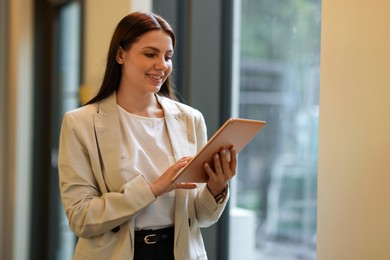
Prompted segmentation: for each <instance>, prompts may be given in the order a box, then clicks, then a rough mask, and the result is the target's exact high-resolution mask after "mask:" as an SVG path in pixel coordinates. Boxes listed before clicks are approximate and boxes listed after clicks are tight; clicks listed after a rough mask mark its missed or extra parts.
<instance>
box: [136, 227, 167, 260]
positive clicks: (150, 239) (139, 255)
mask: <svg viewBox="0 0 390 260" xmlns="http://www.w3.org/2000/svg"><path fill="white" fill-rule="evenodd" d="M174 236H175V230H174V227H168V228H163V229H157V230H140V231H135V243H134V247H135V248H134V260H174V259H175V257H174V255H173V243H174Z"/></svg>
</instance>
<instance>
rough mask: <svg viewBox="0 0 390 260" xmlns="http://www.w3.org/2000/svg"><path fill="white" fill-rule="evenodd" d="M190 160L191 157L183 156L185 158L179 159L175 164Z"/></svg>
mask: <svg viewBox="0 0 390 260" xmlns="http://www.w3.org/2000/svg"><path fill="white" fill-rule="evenodd" d="M192 158H193V157H191V156H185V157H182V158H180V160H178V161H177V162H182V161H187V162H189V161H190V160H191V159H192Z"/></svg>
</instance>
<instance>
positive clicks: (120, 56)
mask: <svg viewBox="0 0 390 260" xmlns="http://www.w3.org/2000/svg"><path fill="white" fill-rule="evenodd" d="M124 53H125V52H124V51H123V49H122V47H121V46H119V48H118V51H117V52H116V61H117V62H118V63H119V64H123V58H124Z"/></svg>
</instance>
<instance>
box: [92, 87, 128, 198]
mask: <svg viewBox="0 0 390 260" xmlns="http://www.w3.org/2000/svg"><path fill="white" fill-rule="evenodd" d="M98 106H99V108H98V112H97V113H96V114H95V116H94V124H95V132H96V139H97V140H96V141H97V143H98V147H99V152H100V155H101V160H102V161H103V168H102V171H103V175H104V179H105V182H106V185H107V188H108V190H109V191H119V190H120V188H121V187H122V185H123V184H124V183H125V182H124V180H123V178H122V175H121V168H120V162H121V161H120V160H121V157H120V131H119V114H118V109H117V103H116V95H115V93H114V94H112V95H111V96H110V97H108V98H107V99H106V100H103V101H102V102H100V103H99V104H98Z"/></svg>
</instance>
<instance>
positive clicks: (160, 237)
mask: <svg viewBox="0 0 390 260" xmlns="http://www.w3.org/2000/svg"><path fill="white" fill-rule="evenodd" d="M174 235H175V229H174V227H167V228H162V229H155V230H153V229H150V230H136V231H135V242H136V243H143V244H147V245H152V244H156V243H158V242H161V241H164V240H169V239H172V240H173V238H174Z"/></svg>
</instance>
